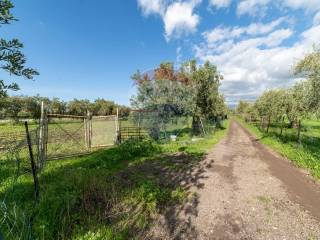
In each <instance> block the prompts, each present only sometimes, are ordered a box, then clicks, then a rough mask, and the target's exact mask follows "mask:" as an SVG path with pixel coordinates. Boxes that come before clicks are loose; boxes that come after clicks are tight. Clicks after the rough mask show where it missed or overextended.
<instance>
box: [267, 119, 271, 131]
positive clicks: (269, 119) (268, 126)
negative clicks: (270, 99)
mask: <svg viewBox="0 0 320 240" xmlns="http://www.w3.org/2000/svg"><path fill="white" fill-rule="evenodd" d="M269 127H270V116H269V118H268V126H267V133H268V132H269Z"/></svg>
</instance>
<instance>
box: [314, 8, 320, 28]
mask: <svg viewBox="0 0 320 240" xmlns="http://www.w3.org/2000/svg"><path fill="white" fill-rule="evenodd" d="M313 25H320V11H319V12H318V13H317V14H316V15H315V16H314V18H313Z"/></svg>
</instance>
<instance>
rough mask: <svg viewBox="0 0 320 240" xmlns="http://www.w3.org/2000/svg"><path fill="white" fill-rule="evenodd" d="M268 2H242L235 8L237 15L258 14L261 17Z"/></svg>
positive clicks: (253, 0)
mask: <svg viewBox="0 0 320 240" xmlns="http://www.w3.org/2000/svg"><path fill="white" fill-rule="evenodd" d="M269 2H270V0H243V1H241V2H240V3H239V4H238V6H237V13H238V15H244V14H249V15H256V14H257V13H258V12H259V14H260V15H261V14H262V13H263V12H264V11H265V8H266V6H267V5H268V3H269Z"/></svg>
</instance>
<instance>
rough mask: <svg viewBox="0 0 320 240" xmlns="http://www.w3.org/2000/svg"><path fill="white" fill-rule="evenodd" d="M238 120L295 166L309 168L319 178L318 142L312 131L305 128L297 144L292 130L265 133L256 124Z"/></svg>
mask: <svg viewBox="0 0 320 240" xmlns="http://www.w3.org/2000/svg"><path fill="white" fill-rule="evenodd" d="M238 120H239V121H240V122H241V123H242V124H243V125H244V126H245V127H246V128H248V129H249V130H250V132H251V133H253V134H254V135H255V136H256V137H257V138H259V139H260V141H261V142H262V143H263V144H265V145H267V146H269V147H270V148H272V149H274V150H275V151H277V152H278V153H280V154H281V155H283V156H284V157H286V158H288V159H289V160H291V161H292V162H293V163H294V164H295V165H296V166H298V167H301V168H304V169H307V170H309V171H310V173H311V174H312V175H313V176H314V177H315V178H316V179H320V142H319V139H317V137H316V136H310V132H312V131H307V130H306V129H305V130H304V131H305V132H304V133H303V136H302V141H301V144H298V143H297V141H296V139H295V137H294V130H287V133H285V134H283V136H280V135H279V133H277V132H276V131H272V129H271V130H270V133H265V132H262V131H261V130H260V129H259V127H258V126H257V125H256V124H253V123H252V124H249V123H247V122H245V121H243V120H242V119H238Z"/></svg>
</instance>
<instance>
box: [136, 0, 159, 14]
mask: <svg viewBox="0 0 320 240" xmlns="http://www.w3.org/2000/svg"><path fill="white" fill-rule="evenodd" d="M138 6H139V7H140V8H141V10H142V12H143V14H144V15H146V16H148V15H150V14H161V13H162V12H163V10H164V2H163V0H138Z"/></svg>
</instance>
